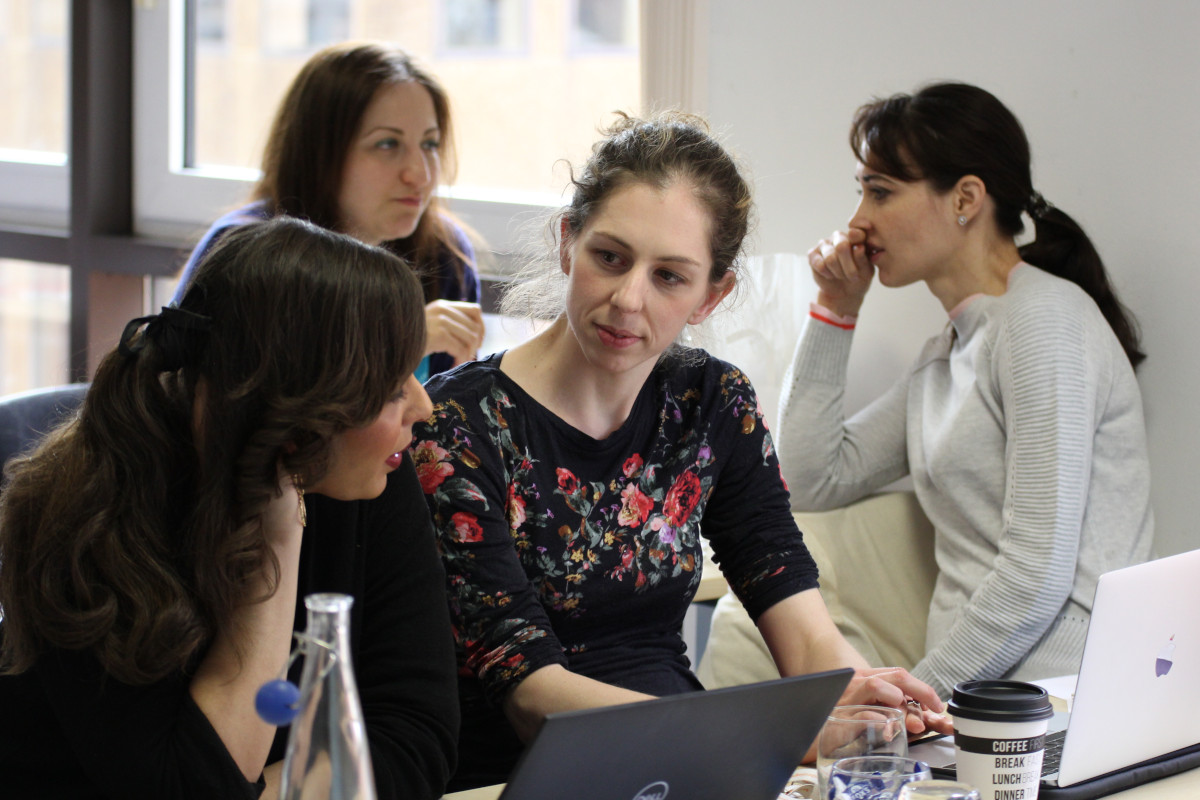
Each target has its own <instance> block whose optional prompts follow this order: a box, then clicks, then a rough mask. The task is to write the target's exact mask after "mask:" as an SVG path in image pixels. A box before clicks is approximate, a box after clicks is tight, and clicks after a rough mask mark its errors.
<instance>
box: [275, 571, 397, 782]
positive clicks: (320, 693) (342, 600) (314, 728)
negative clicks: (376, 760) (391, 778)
mask: <svg viewBox="0 0 1200 800" xmlns="http://www.w3.org/2000/svg"><path fill="white" fill-rule="evenodd" d="M353 603H354V598H353V597H350V596H349V595H344V594H310V595H308V596H307V597H305V598H304V606H305V608H307V609H308V627H307V630H306V632H305V635H304V636H303V637H301V639H302V641H303V643H304V644H303V654H304V671H303V673H302V674H301V679H300V712H299V714H298V715H297V716H296V719H295V720H294V721H293V722H292V726H291V730H290V731H288V743H287V752H286V755H285V756H284V759H283V779H282V783H281V785H280V789H279V796H280V798H281V799H282V800H301V798H303V799H304V800H316V799H317V798H320V800H325V798H329V800H375V777H374V773H373V772H372V771H371V754H370V751H369V750H368V748H367V733H366V727H365V725H364V724H363V714H362V705H361V704H360V703H359V700H358V688H357V687H356V685H355V683H354V667H353V664H352V663H351V661H350V606H351V605H352V604H353Z"/></svg>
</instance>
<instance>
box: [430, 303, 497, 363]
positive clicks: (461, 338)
mask: <svg viewBox="0 0 1200 800" xmlns="http://www.w3.org/2000/svg"><path fill="white" fill-rule="evenodd" d="M425 328H426V342H425V351H426V352H427V353H448V354H449V355H450V356H451V357H452V358H453V359H454V363H455V364H456V365H457V364H461V363H462V362H464V361H469V360H471V359H472V358H474V357H475V354H476V353H477V352H478V350H479V347H480V345H482V344H483V335H484V333H485V330H486V328H485V325H484V322H483V309H482V308H480V307H479V305H478V304H477V303H465V302H461V301H458V300H435V301H433V302H432V303H430V304H428V305H427V306H425Z"/></svg>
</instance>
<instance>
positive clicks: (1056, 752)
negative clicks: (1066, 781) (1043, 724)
mask: <svg viewBox="0 0 1200 800" xmlns="http://www.w3.org/2000/svg"><path fill="white" fill-rule="evenodd" d="M1066 740H1067V731H1066V729H1065V728H1064V729H1063V730H1061V731H1055V732H1054V733H1047V734H1046V751H1045V753H1043V754H1042V774H1043V775H1053V774H1054V773H1056V772H1058V765H1059V763H1060V762H1061V761H1062V749H1063V742H1065V741H1066Z"/></svg>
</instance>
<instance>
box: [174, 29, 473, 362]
mask: <svg viewBox="0 0 1200 800" xmlns="http://www.w3.org/2000/svg"><path fill="white" fill-rule="evenodd" d="M451 134H452V128H451V118H450V101H449V98H448V97H447V95H446V91H445V89H443V88H442V86H441V85H440V84H439V83H438V82H437V80H436V79H435V78H434V77H433V76H432V75H430V74H429V73H427V72H425V71H424V70H422V69H421V68H420V67H418V66H417V65H416V64H414V63H413V61H412V59H411V58H410V57H409V56H408V55H407V54H405V53H404V52H403V51H401V50H399V49H396V48H390V47H386V46H383V45H380V44H373V43H352V44H338V45H334V46H332V47H328V48H326V49H324V50H321V51H320V52H318V53H316V54H315V55H314V56H313V57H312V58H310V59H309V61H308V63H306V64H305V65H304V67H303V68H302V69H301V70H300V74H299V75H297V76H296V78H295V80H294V81H292V85H291V87H290V88H289V89H288V92H287V95H286V96H285V97H284V99H283V102H282V103H281V104H280V106H279V109H278V111H277V112H276V116H275V121H274V124H273V125H272V127H271V133H270V136H269V138H268V140H267V146H266V149H265V151H264V153H263V164H262V173H263V174H262V178H261V179H260V180H259V182H258V184H257V186H255V188H254V192H253V194H252V195H251V201H252V202H251V203H250V204H249V205H246V206H243V207H242V208H238V209H236V210H234V211H231V212H229V213H228V214H226V215H225V216H223V217H221V218H220V219H218V220H217V221H216V222H215V223H214V224H213V225H212V227H211V228H210V229H209V230H208V232H207V233H206V234H205V235H204V238H203V239H201V240H200V243H199V244H198V245H197V246H196V249H195V250H194V251H193V252H192V255H191V257H190V258H189V259H188V262H187V264H186V265H184V268H183V272H182V274H181V276H180V281H179V288H178V289H177V290H176V294H175V299H176V300H177V301H178V300H179V299H181V298H182V297H183V293H184V291H185V290H186V288H187V283H188V281H189V279H190V278H191V274H192V270H193V269H194V268H195V265H196V262H197V261H198V260H199V257H200V256H201V255H203V254H204V253H205V252H207V251H208V249H209V248H210V247H212V245H213V243H214V242H216V241H217V240H218V239H219V238H220V237H221V236H222V235H224V233H225V232H226V231H228V230H229V229H230V228H232V227H236V226H238V225H244V224H245V223H247V222H252V221H257V220H262V219H267V218H269V217H273V216H276V215H278V214H287V215H289V216H293V217H300V218H302V219H307V220H309V221H310V222H313V223H316V224H317V225H320V226H321V227H323V228H329V229H330V230H335V231H339V232H341V233H347V234H350V235H351V236H354V237H355V238H357V239H359V240H361V241H363V242H366V243H367V244H373V245H380V246H382V247H385V248H387V249H388V250H391V251H392V252H393V253H396V254H397V255H399V256H401V257H402V258H404V259H405V260H406V261H407V262H408V263H409V265H410V266H412V267H413V269H415V270H416V272H417V274H418V275H419V276H420V277H421V283H422V285H423V287H424V290H425V303H426V305H425V324H426V329H427V331H428V340H427V342H426V349H425V353H426V356H427V358H426V359H424V360H423V361H422V362H421V365H420V366H419V367H418V369H417V377H418V378H419V379H421V380H424V379H425V378H426V377H428V376H429V375H435V374H437V373H439V372H442V371H444V370H447V369H449V368H450V367H452V366H454V365H456V364H460V363H462V362H463V361H467V360H469V359H471V358H474V356H475V351H476V350H477V349H478V348H479V345H480V343H481V342H482V341H483V331H484V326H483V314H482V311H481V309H480V307H479V275H478V273H477V272H476V268H475V252H474V250H473V249H472V247H471V244H470V241H469V240H468V239H467V236H466V234H465V233H464V232H463V229H462V227H461V226H460V225H459V224H458V223H457V222H456V221H455V220H454V218H453V217H451V216H450V215H449V214H448V213H447V212H446V211H444V210H443V209H441V208H440V204H439V201H438V197H437V194H436V189H437V185H438V182H439V181H440V180H441V178H442V175H443V170H444V171H445V173H446V175H447V176H448V177H452V175H453V166H454V152H453V149H452V140H451Z"/></svg>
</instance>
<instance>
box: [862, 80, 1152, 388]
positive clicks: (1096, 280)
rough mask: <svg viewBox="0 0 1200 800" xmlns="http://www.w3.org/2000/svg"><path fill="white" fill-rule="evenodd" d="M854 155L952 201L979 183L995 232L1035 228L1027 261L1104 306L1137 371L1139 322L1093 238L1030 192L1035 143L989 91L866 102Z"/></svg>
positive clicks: (935, 88)
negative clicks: (952, 195) (963, 183)
mask: <svg viewBox="0 0 1200 800" xmlns="http://www.w3.org/2000/svg"><path fill="white" fill-rule="evenodd" d="M850 147H851V148H852V149H853V150H854V155H855V157H856V158H858V159H859V160H864V159H865V162H866V164H867V166H869V167H870V168H871V169H873V170H876V171H878V172H881V173H883V174H885V175H890V176H891V177H893V178H896V179H898V180H902V181H915V180H920V179H925V180H928V181H929V182H930V184H931V185H932V186H933V187H934V189H936V190H937V191H939V192H948V191H950V189H952V188H953V187H954V186H955V184H957V183H958V180H959V178H962V177H963V176H964V175H975V176H976V177H978V178H979V179H980V180H982V181H983V184H984V186H985V187H987V193H988V196H989V197H991V198H992V200H993V202H994V204H995V207H996V225H997V227H998V228H999V229H1000V231H1001V232H1003V233H1004V234H1006V235H1008V236H1013V237H1015V236H1017V234H1019V233H1021V231H1023V230H1024V228H1025V224H1024V222H1023V221H1022V220H1021V213H1022V212H1026V213H1028V214H1029V216H1030V218H1031V219H1032V220H1033V227H1034V232H1035V234H1036V236H1035V239H1034V241H1033V242H1030V243H1029V244H1026V245H1024V246H1022V247H1021V248H1020V253H1021V258H1022V259H1023V260H1025V261H1027V262H1028V263H1030V264H1033V265H1035V266H1038V267H1041V268H1042V269H1044V270H1046V271H1047V272H1050V273H1052V274H1054V275H1057V276H1059V277H1060V278H1065V279H1067V280H1069V281H1071V282H1072V283H1075V284H1077V285H1078V286H1080V287H1081V288H1082V289H1083V290H1084V291H1085V292H1087V293H1088V294H1089V295H1090V296H1091V298H1092V299H1093V300H1094V301H1095V302H1096V305H1097V306H1099V307H1100V311H1101V312H1102V313H1103V314H1104V318H1105V319H1106V320H1108V324H1109V326H1110V327H1111V328H1112V329H1113V333H1115V334H1116V336H1117V339H1118V340H1119V341H1120V343H1121V347H1122V348H1123V349H1124V350H1125V354H1126V355H1127V356H1128V357H1129V362H1130V363H1131V364H1132V365H1133V366H1134V367H1137V365H1138V364H1140V363H1141V362H1142V360H1143V359H1145V357H1146V355H1145V353H1143V352H1142V351H1141V349H1140V342H1139V340H1140V334H1139V332H1138V326H1137V321H1136V320H1135V319H1134V317H1133V315H1132V314H1131V313H1130V312H1129V310H1128V309H1126V308H1125V307H1124V306H1123V305H1122V304H1121V302H1120V301H1119V300H1118V299H1117V296H1116V293H1115V292H1114V291H1113V289H1112V285H1111V283H1110V282H1109V279H1108V273H1107V272H1106V271H1105V269H1104V263H1103V262H1102V261H1101V260H1100V254H1099V253H1097V252H1096V248H1095V246H1094V245H1093V244H1092V241H1091V239H1089V238H1088V236H1087V234H1085V233H1084V232H1083V229H1082V228H1081V227H1080V226H1079V224H1078V223H1077V222H1075V220H1073V219H1072V218H1071V217H1069V216H1068V215H1067V214H1066V213H1065V212H1064V211H1062V210H1061V209H1059V208H1056V207H1054V206H1052V205H1050V204H1049V203H1047V202H1046V201H1045V200H1044V199H1043V198H1042V196H1041V195H1040V194H1039V193H1037V192H1035V191H1034V188H1033V178H1032V175H1031V170H1030V154H1029V141H1028V139H1027V138H1026V136H1025V130H1024V129H1023V128H1022V127H1021V123H1020V122H1019V121H1018V120H1017V118H1016V116H1014V115H1013V113H1012V112H1011V111H1009V110H1008V108H1007V107H1005V105H1004V104H1003V103H1001V102H1000V101H999V100H998V99H997V98H996V97H995V96H993V95H992V94H991V93H990V92H987V91H985V90H983V89H980V88H979V87H978V86H971V85H970V84H966V83H935V84H931V85H929V86H926V87H925V88H923V89H921V90H920V91H918V92H917V93H916V94H913V95H908V94H896V95H892V96H891V97H888V98H885V99H882V100H876V101H874V102H871V103H868V104H866V105H864V106H862V107H861V108H859V109H858V111H857V112H856V113H855V115H854V121H853V122H852V123H851V125H850Z"/></svg>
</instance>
